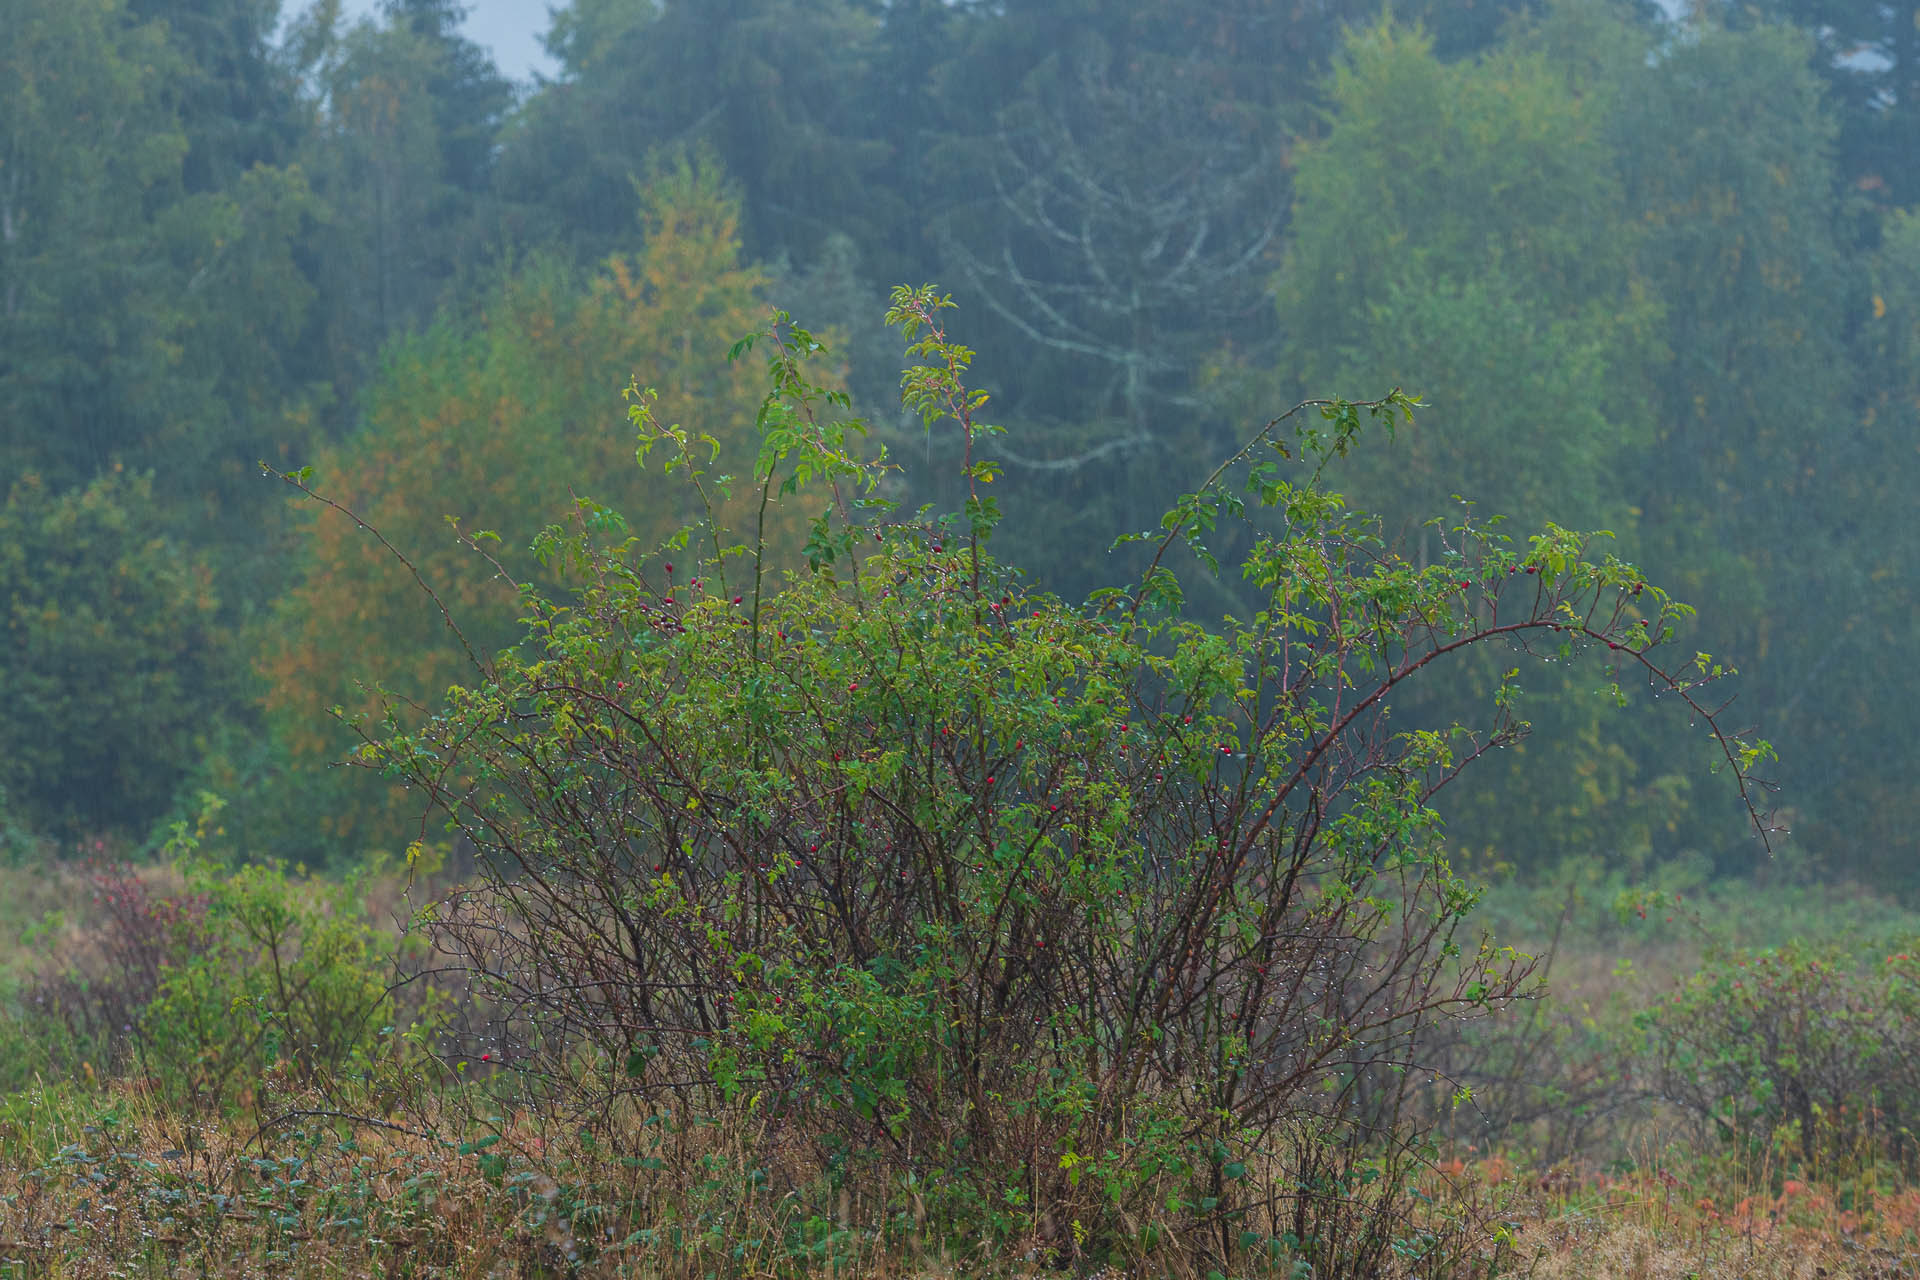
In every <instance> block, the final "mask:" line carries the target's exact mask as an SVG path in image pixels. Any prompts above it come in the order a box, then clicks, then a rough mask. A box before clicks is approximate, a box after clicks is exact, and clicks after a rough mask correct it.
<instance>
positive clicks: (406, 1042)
mask: <svg viewBox="0 0 1920 1280" xmlns="http://www.w3.org/2000/svg"><path fill="white" fill-rule="evenodd" d="M213 812H217V806H215V807H211V808H210V809H209V811H208V814H207V817H206V818H203V821H202V823H201V826H202V831H203V833H204V828H205V825H206V822H207V821H208V820H210V818H211V814H212V813H213ZM195 843H196V841H195V839H194V837H193V836H192V835H191V834H189V833H188V832H187V829H186V826H185V824H184V823H183V824H181V825H180V827H179V828H178V829H177V830H176V832H175V840H174V842H173V844H172V845H171V849H172V851H173V852H174V854H175V855H176V858H177V861H176V862H174V863H173V864H172V865H171V866H170V867H168V866H162V867H156V868H151V869H148V870H146V871H141V870H139V869H136V868H134V867H131V866H127V865H124V864H113V865H103V866H99V867H95V868H92V869H91V870H89V871H88V872H87V873H86V874H85V877H84V880H85V884H86V888H87V890H88V892H89V893H90V895H91V901H90V902H89V903H87V904H86V906H85V908H84V918H85V921H86V923H85V924H84V925H83V926H80V927H69V926H68V924H67V922H66V921H64V920H56V921H52V922H49V924H48V926H47V927H45V928H44V929H42V930H41V933H42V936H43V937H44V939H45V940H46V942H47V943H48V944H49V945H50V946H51V948H52V951H53V954H52V955H51V956H50V958H49V959H48V961H47V962H46V963H44V964H43V965H42V966H41V967H40V969H39V971H38V972H36V973H35V974H33V975H32V976H31V977H29V978H28V979H27V980H26V981H24V982H23V983H22V984H21V985H20V987H19V989H18V991H17V993H16V995H15V1001H14V1003H15V1009H14V1011H13V1013H12V1014H11V1016H9V1017H8V1018H6V1019H5V1032H4V1034H5V1036H6V1039H7V1041H8V1042H9V1044H10V1045H11V1046H12V1048H13V1049H14V1052H10V1053H8V1054H7V1055H5V1056H6V1059H7V1067H6V1069H5V1071H4V1074H3V1075H0V1080H4V1081H5V1082H6V1083H7V1084H9V1085H10V1086H12V1087H16V1088H17V1087H21V1086H23V1085H24V1084H26V1083H28V1082H29V1081H31V1080H32V1079H33V1078H34V1077H35V1076H36V1075H44V1076H47V1077H62V1076H65V1077H71V1076H75V1075H96V1076H104V1075H107V1074H130V1075H134V1076H138V1077H141V1078H144V1079H145V1080H146V1081H147V1082H148V1084H149V1085H150V1086H151V1087H153V1088H156V1089H159V1090H160V1091H161V1092H162V1093H163V1095H164V1096H165V1097H167V1098H168V1099H169V1100H170V1101H171V1102H172V1103H173V1104H175V1105H178V1106H181V1107H183V1108H188V1109H199V1108H202V1107H220V1106H230V1105H233V1104H235V1103H236V1102H240V1101H243V1100H245V1099H247V1098H250V1097H254V1096H255V1095H256V1093H257V1090H258V1088H259V1085H260V1082H261V1080H262V1078H263V1076H264V1075H265V1073H267V1072H268V1071H269V1070H277V1071H279V1072H281V1073H284V1074H285V1075H286V1076H287V1077H288V1079H289V1080H290V1082H292V1083H295V1084H305V1085H327V1086H333V1085H335V1084H337V1083H340V1082H343V1081H345V1080H348V1079H351V1078H352V1077H354V1076H355V1075H360V1076H364V1075H366V1074H367V1073H368V1072H369V1071H370V1070H371V1069H372V1068H373V1067H374V1066H375V1064H376V1061H378V1060H391V1058H392V1057H393V1056H394V1055H395V1054H396V1053H398V1054H400V1055H402V1056H404V1054H405V1053H406V1052H408V1051H409V1050H410V1046H412V1045H415V1044H418V1043H420V1042H421V1041H422V1040H423V1039H424V1037H425V1036H426V1034H427V1028H426V1027H410V1028H408V1029H407V1031H406V1032H399V1031H396V1028H395V1025H394V1024H395V1022H396V1021H397V1018H396V1001H395V998H394V993H393V991H392V990H390V988H389V979H390V977H392V976H393V974H394V965H395V963H396V961H397V960H399V959H403V958H404V956H405V954H406V952H405V950H404V949H403V951H402V953H401V955H400V956H399V957H396V955H395V952H394V949H393V945H392V939H391V938H389V937H383V936H381V935H380V933H379V932H378V931H376V930H375V929H374V927H373V926H372V924H371V923H370V922H369V920H368V919H367V915H366V910H365V908H364V905H363V904H362V902H361V892H362V888H363V883H362V881H361V880H360V879H358V878H354V879H346V880H328V879H322V878H319V877H312V876H308V875H306V874H305V873H304V872H302V873H290V872H289V871H288V870H287V868H286V867H284V866H281V865H259V866H247V867H241V868H239V869H237V870H236V869H234V868H231V867H228V866H225V865H223V864H219V863H215V862H213V861H210V860H207V859H205V858H202V857H198V856H195V855H194V851H193V846H194V844H195ZM409 1012H410V1013H418V1012H421V1011H418V1010H411V1009H410V1010H409ZM426 1021H427V1023H428V1024H429V1025H430V1024H431V1014H430V1012H429V1013H427V1015H426Z"/></svg>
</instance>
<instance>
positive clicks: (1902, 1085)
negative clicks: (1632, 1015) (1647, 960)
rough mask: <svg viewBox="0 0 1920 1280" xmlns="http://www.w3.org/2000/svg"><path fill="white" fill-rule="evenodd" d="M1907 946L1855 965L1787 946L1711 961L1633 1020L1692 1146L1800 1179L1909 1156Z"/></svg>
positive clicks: (1911, 1088) (1914, 1098) (1915, 1070)
mask: <svg viewBox="0 0 1920 1280" xmlns="http://www.w3.org/2000/svg"><path fill="white" fill-rule="evenodd" d="M1916 955H1920V943H1915V944H1914V946H1913V950H1912V951H1907V952H1896V953H1894V954H1891V955H1887V956H1885V957H1883V958H1879V959H1876V960H1873V961H1871V962H1868V963H1862V962H1860V961H1859V960H1857V959H1856V958H1854V957H1853V956H1852V955H1851V954H1849V953H1848V952H1847V951H1846V950H1845V949H1843V948H1842V947H1840V946H1837V945H1826V946H1809V945H1805V944H1800V943H1791V944H1788V945H1785V946H1781V947H1776V948H1770V949H1766V950H1736V951H1730V952H1727V953H1726V954H1724V955H1720V956H1717V957H1715V958H1713V959H1711V960H1710V961H1709V962H1708V963H1707V964H1706V965H1705V966H1704V967H1703V968H1702V969H1701V970H1700V971H1699V972H1698V973H1696V974H1694V975H1693V976H1692V977H1690V978H1689V979H1687V981H1686V982H1685V984H1684V985H1682V986H1681V987H1680V988H1679V990H1677V991H1675V992H1673V993H1672V994H1671V995H1670V996H1669V997H1668V998H1667V999H1665V1000H1663V1001H1661V1002H1659V1003H1657V1004H1655V1005H1654V1006H1653V1007H1651V1008H1649V1009H1648V1010H1646V1011H1645V1012H1644V1013H1642V1014H1641V1016H1640V1018H1639V1025H1640V1029H1641V1031H1642V1033H1643V1034H1644V1036H1645V1053H1646V1055H1647V1060H1648V1063H1649V1071H1650V1076H1651V1083H1652V1085H1653V1087H1654V1088H1655V1089H1656V1090H1657V1091H1658V1093H1659V1095H1660V1097H1661V1098H1663V1099H1664V1100H1666V1101H1668V1102H1671V1103H1672V1104H1674V1105H1675V1106H1678V1107H1679V1108H1681V1110H1682V1111H1683V1112H1685V1114H1687V1115H1688V1116H1689V1117H1691V1118H1692V1119H1693V1121H1694V1123H1695V1125H1696V1127H1697V1129H1698V1131H1699V1133H1700V1135H1701V1137H1702V1138H1703V1139H1705V1138H1708V1137H1713V1138H1718V1139H1720V1140H1722V1141H1723V1142H1725V1143H1728V1144H1731V1145H1732V1146H1733V1147H1734V1148H1735V1149H1736V1150H1738V1151H1741V1152H1749V1153H1750V1152H1766V1151H1772V1152H1773V1153H1775V1154H1776V1155H1779V1156H1783V1157H1785V1158H1786V1161H1785V1162H1786V1163H1789V1164H1798V1165H1800V1166H1802V1167H1804V1168H1806V1169H1807V1171H1808V1172H1817V1173H1819V1174H1822V1175H1825V1174H1829V1173H1836V1172H1844V1171H1846V1170H1848V1169H1850V1168H1856V1167H1859V1166H1860V1165H1862V1164H1868V1163H1872V1162H1873V1161H1875V1160H1891V1161H1894V1162H1897V1164H1898V1165H1899V1166H1900V1167H1902V1168H1904V1169H1907V1170H1909V1171H1911V1170H1913V1169H1914V1168H1915V1167H1916V1159H1917V1158H1920V1145H1916V1142H1915V1137H1914V1126H1915V1124H1916V1123H1920V1023H1916V1021H1915V1017H1916V1015H1920V985H1916V979H1920V960H1916Z"/></svg>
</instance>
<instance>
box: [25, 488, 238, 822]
mask: <svg viewBox="0 0 1920 1280" xmlns="http://www.w3.org/2000/svg"><path fill="white" fill-rule="evenodd" d="M162 528H163V526H162V524H161V522H160V520H159V518H158V517H157V515H156V512H155V511H154V499H153V482H152V478H151V477H148V476H129V475H125V474H121V473H115V474H109V475H105V476H102V477H101V478H100V479H98V480H95V481H94V482H93V483H92V484H90V485H88V486H87V487H85V488H84V489H79V490H75V491H72V492H68V493H59V492H56V491H54V490H53V489H51V488H50V487H49V486H48V485H46V484H45V483H43V482H42V481H41V480H40V478H39V477H37V476H31V475H30V476H27V477H26V478H24V479H22V480H20V481H18V482H16V483H15V484H14V486H13V487H12V489H11V490H10V491H9V493H8V494H7V501H6V505H5V507H4V508H0V609H4V613H0V638H3V639H4V643H3V644H0V687H4V688H5V689H6V690H7V714H6V716H5V717H4V719H0V787H4V788H5V791H6V796H7V804H8V810H9V812H11V813H12V814H13V815H15V817H16V818H17V819H19V820H24V821H25V822H27V823H29V824H30V825H32V826H36V827H40V828H42V829H45V830H59V831H61V832H63V833H67V834H72V833H75V832H79V831H92V830H99V829H102V828H106V827H109V826H125V827H132V828H134V829H136V830H144V829H145V828H146V827H147V826H148V825H149V824H151V823H152V822H153V821H155V820H156V819H158V818H159V817H160V816H161V815H162V814H163V813H165V812H166V811H167V809H168V808H169V806H170V805H171V804H172V802H173V800H174V794H175V791H176V788H177V787H178V786H179V784H180V783H181V782H182V781H183V779H184V778H185V777H186V775H187V772H188V770H190V769H191V768H192V766H193V763H194V761H195V760H196V759H197V758H198V756H199V755H200V753H201V751H202V750H203V749H204V745H205V743H206V740H207V735H208V734H209V733H210V732H211V731H212V729H213V726H214V725H215V724H216V723H217V722H218V721H219V719H220V718H221V717H222V716H223V715H227V714H231V711H232V710H233V696H234V693H235V692H237V691H236V690H235V689H234V686H233V684H232V675H231V665H232V661H233V659H232V656H231V655H232V639H231V637H230V636H229V635H228V634H227V633H226V631H225V630H224V629H223V628H222V627H221V626H220V625H219V624H218V619H217V615H218V611H219V610H218V601H217V600H216V599H215V597H214V594H213V587H212V582H211V572H210V570H209V568H208V566H207V565H206V563H205V562H204V561H203V560H200V559H199V558H197V557H194V556H191V555H183V554H182V553H181V549H180V548H179V546H178V544H177V543H176V542H175V541H174V540H173V539H172V538H170V537H168V536H167V535H166V534H165V533H164V532H162Z"/></svg>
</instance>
